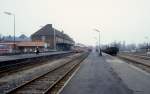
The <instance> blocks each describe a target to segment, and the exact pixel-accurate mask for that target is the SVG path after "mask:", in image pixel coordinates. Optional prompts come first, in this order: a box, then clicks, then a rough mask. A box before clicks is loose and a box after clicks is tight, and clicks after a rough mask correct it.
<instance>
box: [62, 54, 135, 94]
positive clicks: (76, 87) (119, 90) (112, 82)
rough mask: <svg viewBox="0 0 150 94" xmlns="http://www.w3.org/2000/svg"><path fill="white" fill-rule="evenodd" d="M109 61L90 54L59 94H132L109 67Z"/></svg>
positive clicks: (105, 57) (107, 57)
mask: <svg viewBox="0 0 150 94" xmlns="http://www.w3.org/2000/svg"><path fill="white" fill-rule="evenodd" d="M108 59H109V60H108ZM111 60H113V58H110V57H109V56H106V55H104V56H98V54H97V53H96V52H92V53H91V54H90V55H89V57H88V58H87V59H86V60H84V62H83V63H82V65H81V67H80V68H79V70H78V71H77V73H76V74H75V75H74V76H73V77H72V79H71V80H70V81H69V83H68V84H67V85H66V86H65V87H64V89H63V90H62V91H61V92H60V94H133V91H132V90H131V89H129V88H128V86H127V85H126V84H124V82H123V81H122V80H121V78H120V77H118V74H117V73H116V72H115V71H114V69H113V68H112V67H111V64H110V62H108V61H111Z"/></svg>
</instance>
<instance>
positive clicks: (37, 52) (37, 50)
mask: <svg viewBox="0 0 150 94" xmlns="http://www.w3.org/2000/svg"><path fill="white" fill-rule="evenodd" d="M39 53H40V51H39V48H38V47H36V54H37V55H38V54H39Z"/></svg>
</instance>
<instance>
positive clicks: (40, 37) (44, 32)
mask: <svg viewBox="0 0 150 94" xmlns="http://www.w3.org/2000/svg"><path fill="white" fill-rule="evenodd" d="M31 39H32V41H43V42H45V43H46V44H45V46H46V48H49V49H55V48H56V49H57V50H70V49H71V46H73V45H74V41H73V39H72V38H70V37H69V36H68V35H67V34H64V33H63V32H61V31H59V30H57V29H55V28H53V27H52V24H47V25H45V26H44V27H42V28H41V29H40V30H38V31H37V32H35V33H34V34H32V35H31Z"/></svg>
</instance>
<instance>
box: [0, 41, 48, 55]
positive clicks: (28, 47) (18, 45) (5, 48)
mask: <svg viewBox="0 0 150 94" xmlns="http://www.w3.org/2000/svg"><path fill="white" fill-rule="evenodd" d="M37 47H38V48H39V50H40V52H43V51H47V50H46V49H45V42H40V41H39V42H33V41H21V42H15V45H14V42H1V43H0V54H7V53H14V52H15V53H30V52H35V49H36V48H37Z"/></svg>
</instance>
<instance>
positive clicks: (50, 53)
mask: <svg viewBox="0 0 150 94" xmlns="http://www.w3.org/2000/svg"><path fill="white" fill-rule="evenodd" d="M68 52H69V51H68ZM68 52H67V51H59V52H47V53H39V54H38V55H36V54H21V55H11V56H0V62H4V61H11V60H17V59H26V58H34V57H40V56H48V55H53V54H60V53H68Z"/></svg>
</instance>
